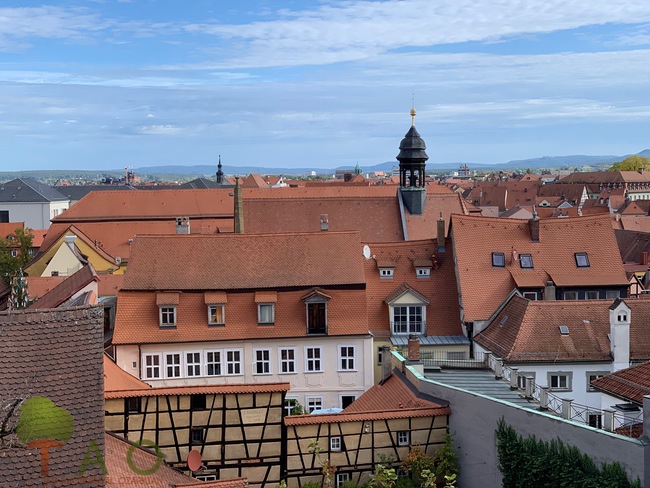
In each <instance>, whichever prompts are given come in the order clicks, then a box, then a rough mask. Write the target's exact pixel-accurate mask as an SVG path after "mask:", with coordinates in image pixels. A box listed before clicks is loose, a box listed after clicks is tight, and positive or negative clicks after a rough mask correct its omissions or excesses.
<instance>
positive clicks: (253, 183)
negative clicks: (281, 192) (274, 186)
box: [242, 173, 269, 188]
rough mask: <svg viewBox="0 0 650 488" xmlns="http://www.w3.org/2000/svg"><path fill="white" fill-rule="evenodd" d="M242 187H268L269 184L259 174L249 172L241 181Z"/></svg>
mask: <svg viewBox="0 0 650 488" xmlns="http://www.w3.org/2000/svg"><path fill="white" fill-rule="evenodd" d="M242 188H269V185H268V183H267V182H266V181H264V178H262V176H261V175H259V174H257V173H251V174H249V175H248V176H247V177H246V179H245V180H244V182H243V183H242Z"/></svg>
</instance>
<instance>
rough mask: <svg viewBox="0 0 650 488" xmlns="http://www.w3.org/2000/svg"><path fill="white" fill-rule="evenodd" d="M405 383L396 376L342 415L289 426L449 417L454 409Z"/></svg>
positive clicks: (307, 418) (298, 418)
mask: <svg viewBox="0 0 650 488" xmlns="http://www.w3.org/2000/svg"><path fill="white" fill-rule="evenodd" d="M406 381H407V380H405V379H403V378H402V377H401V375H398V374H397V373H393V374H392V375H391V376H389V377H388V379H387V380H386V381H384V382H383V383H379V384H377V385H374V386H373V387H372V388H370V389H369V390H368V391H366V392H365V393H364V394H363V395H361V396H360V397H359V398H357V399H356V400H355V401H354V402H352V403H351V404H350V406H348V407H347V408H345V409H344V410H343V411H342V412H341V413H338V414H330V415H327V414H317V415H314V414H310V415H291V416H289V417H285V419H284V423H285V424H286V425H305V424H319V423H332V422H356V421H363V420H384V419H386V420H388V419H396V418H414V417H434V416H439V415H449V414H450V413H451V409H450V408H449V407H448V406H446V405H441V404H439V403H436V402H435V401H434V399H433V398H432V397H429V396H428V395H424V394H421V393H418V392H416V391H415V390H414V388H413V387H409V386H408V385H407V384H406Z"/></svg>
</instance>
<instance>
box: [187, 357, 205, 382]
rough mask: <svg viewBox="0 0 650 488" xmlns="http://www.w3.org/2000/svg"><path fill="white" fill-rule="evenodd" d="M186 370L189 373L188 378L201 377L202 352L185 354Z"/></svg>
mask: <svg viewBox="0 0 650 488" xmlns="http://www.w3.org/2000/svg"><path fill="white" fill-rule="evenodd" d="M185 370H186V371H187V376H188V378H189V377H194V376H201V352H200V351H188V352H186V353H185Z"/></svg>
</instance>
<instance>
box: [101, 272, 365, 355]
mask: <svg viewBox="0 0 650 488" xmlns="http://www.w3.org/2000/svg"><path fill="white" fill-rule="evenodd" d="M129 273H131V270H129ZM307 291H309V288H306V287H305V288H301V289H292V290H290V291H278V293H277V303H276V304H275V325H258V323H257V320H258V317H257V306H256V305H255V292H253V291H235V292H232V293H228V303H227V304H226V310H225V312H226V313H225V317H226V324H225V326H223V327H209V326H208V317H207V311H206V305H205V299H204V296H203V293H202V292H190V293H183V292H181V293H179V297H180V303H179V305H178V306H177V310H176V322H177V324H176V328H173V329H168V330H161V329H160V326H159V322H158V321H159V319H158V307H157V306H156V293H155V292H142V291H121V292H120V294H119V296H118V304H117V316H116V319H115V331H114V335H113V344H158V343H160V344H163V343H179V342H208V341H226V340H241V339H245V338H251V339H252V338H256V339H267V338H282V337H304V336H306V334H307V327H306V312H305V302H304V301H303V300H302V299H301V298H302V297H303V296H304V295H305V293H306V292H307ZM324 291H325V292H326V293H327V294H328V295H330V296H331V297H332V299H331V300H330V301H329V302H328V304H327V329H328V335H341V336H345V335H367V334H368V321H367V315H366V293H365V290H364V289H362V288H356V287H355V288H353V289H332V288H327V287H324Z"/></svg>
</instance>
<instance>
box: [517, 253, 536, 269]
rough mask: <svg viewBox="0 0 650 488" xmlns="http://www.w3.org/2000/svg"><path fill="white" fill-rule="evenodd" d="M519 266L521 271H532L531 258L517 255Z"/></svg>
mask: <svg viewBox="0 0 650 488" xmlns="http://www.w3.org/2000/svg"><path fill="white" fill-rule="evenodd" d="M519 265H520V266H521V267H522V268H523V269H532V268H533V256H532V255H530V254H520V255H519Z"/></svg>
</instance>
